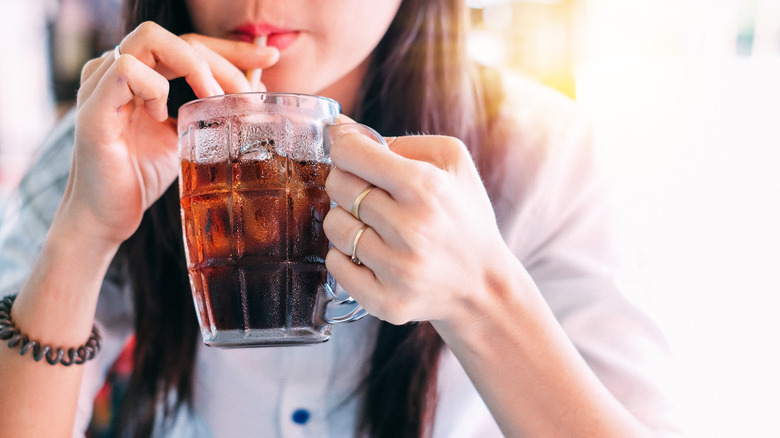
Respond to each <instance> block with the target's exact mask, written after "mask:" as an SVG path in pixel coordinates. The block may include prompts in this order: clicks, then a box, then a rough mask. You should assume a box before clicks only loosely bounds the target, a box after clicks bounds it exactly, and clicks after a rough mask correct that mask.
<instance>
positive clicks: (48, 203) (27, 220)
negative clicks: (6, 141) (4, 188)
mask: <svg viewBox="0 0 780 438" xmlns="http://www.w3.org/2000/svg"><path fill="white" fill-rule="evenodd" d="M74 122H75V112H71V113H69V114H68V115H66V116H65V117H64V118H63V120H62V121H61V122H60V123H59V124H58V125H57V127H55V129H54V130H53V131H52V133H51V135H49V137H48V138H47V139H46V141H45V142H44V143H43V145H42V147H41V150H40V151H39V152H38V155H37V158H36V159H35V160H34V162H33V164H32V165H31V166H30V168H29V169H27V171H26V173H25V175H24V177H23V178H22V180H21V181H20V183H19V186H18V188H17V190H16V193H15V194H14V195H13V198H12V199H11V202H10V204H9V205H8V206H7V208H6V209H5V212H4V215H3V218H2V222H0V296H5V295H9V294H12V293H14V292H15V291H16V290H17V289H18V288H19V287H20V286H21V284H22V283H23V282H24V280H25V279H26V278H27V277H28V275H29V274H30V270H31V269H32V266H33V264H34V263H35V259H36V258H37V256H38V253H39V252H40V250H41V247H42V246H43V242H44V239H45V238H46V233H47V232H48V230H49V227H50V226H51V223H52V219H53V218H54V213H55V212H56V211H57V208H58V206H59V204H60V201H61V200H62V196H63V194H64V193H65V186H66V184H67V181H68V174H69V173H70V165H71V161H72V158H73V135H74V130H75V126H74Z"/></svg>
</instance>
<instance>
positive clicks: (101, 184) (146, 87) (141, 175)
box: [58, 22, 279, 245]
mask: <svg viewBox="0 0 780 438" xmlns="http://www.w3.org/2000/svg"><path fill="white" fill-rule="evenodd" d="M118 48H119V53H121V55H119V56H116V54H115V52H108V53H106V54H104V55H103V56H101V57H100V58H96V59H93V60H91V61H89V62H88V63H87V64H86V65H85V66H84V69H83V71H82V79H81V88H80V89H79V93H78V100H77V108H78V114H77V119H76V137H75V151H74V160H73V167H72V169H71V175H70V180H69V181H68V186H67V189H66V192H65V197H64V199H63V203H62V205H61V206H60V211H59V212H58V216H59V219H60V225H62V221H65V223H67V224H69V225H71V226H73V227H75V229H76V230H77V231H78V232H84V233H89V234H90V235H91V236H92V237H94V238H98V239H105V240H106V242H107V243H110V244H112V245H118V244H119V243H121V242H122V241H123V240H125V239H127V238H128V237H129V236H130V235H131V234H132V233H133V232H134V231H135V229H136V228H137V227H138V225H139V224H140V221H141V218H142V216H143V213H144V211H145V210H146V209H147V208H148V207H149V206H151V205H152V203H154V201H156V200H157V199H158V198H159V197H160V196H161V195H162V193H163V192H164V191H165V190H166V189H167V188H168V187H169V186H170V184H171V183H173V181H174V180H175V178H176V176H177V174H178V164H179V162H178V148H177V141H178V137H177V133H176V121H175V119H170V118H169V117H168V112H167V105H166V104H167V100H168V88H169V85H168V80H170V79H174V78H177V77H184V78H185V79H186V81H187V82H188V84H189V85H190V87H192V89H193V91H194V92H195V94H196V96H197V97H199V98H202V97H207V96H213V95H216V94H222V93H224V92H227V93H235V92H244V91H250V85H249V82H248V81H247V79H246V77H245V75H244V73H243V71H242V70H249V69H255V68H266V67H269V66H271V65H273V64H274V63H275V62H276V60H277V59H278V56H279V52H278V51H277V50H276V49H275V48H273V47H257V46H255V45H253V44H251V43H246V42H239V41H229V40H221V39H216V38H210V37H205V36H202V35H195V34H188V35H184V36H181V37H179V36H176V35H174V34H172V33H170V32H168V31H167V30H165V29H163V28H162V27H160V26H159V25H157V24H155V23H151V22H147V23H143V24H141V25H140V26H138V27H137V28H136V29H135V30H134V31H133V32H131V33H130V34H129V35H127V36H126V37H125V38H124V39H123V40H122V42H121V43H120V44H119V46H118ZM71 230H73V228H71Z"/></svg>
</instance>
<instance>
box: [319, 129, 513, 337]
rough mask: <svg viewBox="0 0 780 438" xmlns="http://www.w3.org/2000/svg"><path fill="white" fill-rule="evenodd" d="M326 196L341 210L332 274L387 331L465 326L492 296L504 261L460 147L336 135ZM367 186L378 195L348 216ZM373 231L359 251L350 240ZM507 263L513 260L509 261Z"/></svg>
mask: <svg viewBox="0 0 780 438" xmlns="http://www.w3.org/2000/svg"><path fill="white" fill-rule="evenodd" d="M333 130H334V131H336V132H339V131H347V132H342V134H341V135H336V136H334V140H333V144H332V147H331V151H330V154H331V158H332V160H333V163H334V165H335V168H334V169H333V170H332V171H331V173H330V176H329V177H328V180H327V184H326V187H327V190H328V193H329V195H330V197H331V199H332V200H334V201H335V202H336V203H337V204H338V205H339V206H340V208H334V209H332V210H331V211H330V213H329V214H328V215H327V216H326V218H325V223H324V227H325V233H326V234H327V235H328V238H329V239H330V241H331V242H332V243H333V245H334V249H332V250H331V251H330V253H329V254H328V257H327V259H326V264H327V267H328V270H329V271H330V272H331V273H332V274H333V276H334V277H335V278H336V280H337V281H338V282H339V284H341V286H343V287H344V289H345V290H346V291H347V292H349V293H350V294H351V295H352V296H353V297H354V298H355V299H356V300H357V301H358V302H360V303H361V305H363V307H365V308H366V310H368V312H369V313H371V314H373V315H375V316H377V317H379V318H380V319H383V320H385V321H388V322H390V323H393V324H402V323H406V322H408V321H420V320H431V321H435V320H453V319H454V318H462V317H465V316H466V314H465V312H467V311H468V310H467V309H469V308H470V303H471V302H472V301H473V300H476V299H479V298H480V296H481V295H482V294H483V293H484V292H485V291H488V290H490V289H491V287H493V286H496V284H495V282H496V281H498V280H496V279H497V278H498V277H499V275H500V271H498V270H499V266H500V265H501V263H497V261H498V260H499V259H500V258H501V257H504V256H506V255H507V254H508V250H507V249H506V245H505V244H504V242H503V240H502V238H501V235H500V233H499V231H498V227H497V225H496V219H495V216H494V213H493V209H492V206H491V203H490V201H489V199H488V196H487V193H486V191H485V189H484V186H483V184H482V181H481V179H480V177H479V174H478V173H477V170H476V168H475V166H474V164H473V161H472V160H471V157H470V155H469V153H468V151H467V150H466V147H465V146H464V145H463V143H462V142H460V141H459V140H457V139H454V138H451V137H440V136H408V137H398V138H391V139H388V144H389V149H387V148H384V147H383V146H380V145H379V144H378V143H376V142H374V141H373V140H371V139H369V138H368V137H366V136H364V135H361V134H359V133H355V132H348V131H349V127H348V125H345V126H344V127H343V128H335V129H333ZM369 184H372V185H374V186H376V188H374V189H372V190H371V191H370V192H368V194H367V195H365V198H363V199H362V200H361V201H360V204H359V217H360V220H358V219H356V218H355V217H353V215H352V213H351V208H352V206H353V202H354V200H355V199H356V197H357V196H358V194H359V193H360V192H361V191H363V189H365V188H366V187H367V186H368V185H369ZM364 223H365V224H366V225H368V226H369V228H366V230H365V231H364V232H363V234H362V235H361V236H360V238H359V240H358V244H357V246H356V254H355V255H356V257H357V258H358V259H359V260H360V261H361V262H362V265H358V264H355V263H353V262H352V261H351V256H352V250H353V244H354V241H355V236H356V235H357V233H358V231H359V230H360V229H361V227H362V226H363V224H364ZM509 255H510V256H511V254H509Z"/></svg>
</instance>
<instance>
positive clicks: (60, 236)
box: [0, 220, 116, 437]
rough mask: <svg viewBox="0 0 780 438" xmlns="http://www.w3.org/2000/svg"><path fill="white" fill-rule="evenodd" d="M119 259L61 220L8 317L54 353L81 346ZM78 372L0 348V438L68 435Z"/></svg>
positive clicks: (110, 248)
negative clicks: (112, 266) (108, 272)
mask: <svg viewBox="0 0 780 438" xmlns="http://www.w3.org/2000/svg"><path fill="white" fill-rule="evenodd" d="M115 252H116V246H115V245H107V244H105V243H103V242H96V241H94V240H92V239H90V238H89V237H88V236H87V235H84V234H82V233H78V232H75V231H74V229H73V228H71V227H68V226H65V225H64V224H62V221H60V222H59V224H58V222H57V220H55V224H54V225H53V227H52V229H51V231H50V232H49V235H48V236H47V240H46V242H45V244H44V247H43V249H42V251H41V254H40V256H39V258H38V260H37V262H36V264H35V266H34V267H33V270H32V274H31V275H30V277H29V278H28V280H27V282H26V283H25V285H24V286H23V287H22V289H21V290H20V291H19V295H18V297H17V299H16V301H15V303H14V306H13V309H12V312H11V315H12V318H13V322H14V324H15V325H16V327H17V328H18V329H19V330H20V331H21V332H22V333H24V334H25V335H27V336H28V337H29V339H30V340H35V341H37V342H39V343H41V344H44V345H51V346H52V347H54V348H57V347H60V346H61V347H63V348H65V349H66V350H67V349H68V348H70V347H77V346H80V345H83V344H84V343H85V341H87V339H88V338H89V336H90V334H91V330H92V326H93V324H94V316H95V307H96V303H97V298H98V294H99V290H100V285H101V282H102V279H103V276H104V275H105V272H106V270H107V268H108V265H109V263H110V261H111V259H112V257H113V255H114V253H115ZM82 372H83V366H79V365H73V366H69V367H66V366H63V365H61V364H57V365H54V366H52V365H49V364H48V363H47V362H46V360H45V359H43V360H41V361H40V362H35V361H34V360H33V358H32V354H31V352H28V353H27V354H25V355H24V356H21V355H19V347H18V346H17V347H16V348H9V347H8V346H7V345H0V382H2V385H3V390H2V391H0V410H1V411H2V412H3V413H4V414H3V417H4V418H5V420H4V421H3V427H2V429H1V430H0V436H3V437H5V436H9V437H10V436H13V437H25V436H70V434H71V433H72V428H73V421H74V417H75V412H76V406H77V401H78V394H79V387H80V383H81V376H82Z"/></svg>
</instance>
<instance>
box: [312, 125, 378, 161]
mask: <svg viewBox="0 0 780 438" xmlns="http://www.w3.org/2000/svg"><path fill="white" fill-rule="evenodd" d="M347 134H360V135H363V136H365V137H368V138H370V139H371V140H374V142H376V143H378V144H379V145H381V146H384V147H385V148H387V143H386V142H385V139H384V138H383V137H382V135H380V134H379V133H378V132H376V131H375V130H374V129H372V128H371V127H368V126H366V125H363V124H361V123H354V122H353V123H337V124H334V125H328V126H327V128H326V129H325V135H324V137H325V138H324V146H325V153H327V154H328V155H330V147H331V145H332V144H333V142H334V141H336V140H338V139H339V138H341V137H343V136H345V135H347Z"/></svg>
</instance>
